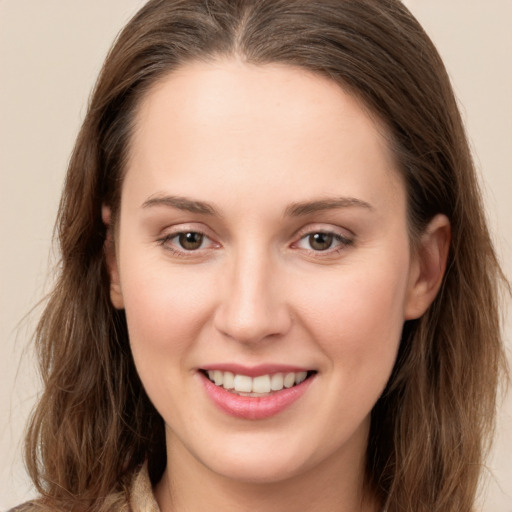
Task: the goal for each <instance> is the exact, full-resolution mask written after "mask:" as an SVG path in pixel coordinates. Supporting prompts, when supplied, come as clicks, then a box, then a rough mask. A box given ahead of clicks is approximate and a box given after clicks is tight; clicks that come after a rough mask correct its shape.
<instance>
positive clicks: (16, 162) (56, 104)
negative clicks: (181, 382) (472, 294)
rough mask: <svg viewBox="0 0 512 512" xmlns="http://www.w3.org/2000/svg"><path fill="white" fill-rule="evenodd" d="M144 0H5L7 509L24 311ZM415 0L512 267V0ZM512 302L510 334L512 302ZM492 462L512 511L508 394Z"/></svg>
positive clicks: (1, 155)
mask: <svg viewBox="0 0 512 512" xmlns="http://www.w3.org/2000/svg"><path fill="white" fill-rule="evenodd" d="M142 3H143V1H142V0H81V1H78V0H0V180H1V181H0V219H1V222H0V230H1V231H0V244H1V250H0V376H1V377H0V384H1V386H0V510H3V509H6V508H8V507H9V506H12V505H14V504H16V503H19V502H20V501H22V500H24V499H27V498H29V497H30V496H31V495H32V494H33V490H31V487H30V484H29V482H28V479H27V477H26V476H25V473H24V470H23V465H22V463H21V451H22V446H21V437H22V430H23V428H24V423H25V420H26V418H27V416H28V414H29V410H30V408H31V406H32V404H33V403H34V399H35V396H36V395H37V391H38V381H37V379H36V378H35V371H34V363H33V359H32V357H31V354H30V351H28V350H27V348H26V347H27V343H28V339H29V337H30V333H31V331H32V329H33V325H34V321H35V319H36V318H37V315H38V313H39V312H40V310H39V309H37V308H36V309H35V310H34V311H33V313H32V314H30V315H28V316H26V317H25V315H26V314H27V313H28V312H29V310H30V309H31V308H32V307H33V306H34V305H35V304H37V302H38V300H40V299H41V298H42V296H43V293H44V291H45V290H47V289H48V287H49V284H50V283H51V277H49V274H48V263H49V261H52V258H53V259H54V256H52V253H51V236H52V225H53V221H54V217H55V213H56V208H57V204H58V198H59V194H60V188H61V184H62V180H63V176H64V171H65V168H66V163H67V160H68V157H69V153H70V150H71V147H72V144H73V141H74V138H75V136H76V133H77V129H78V126H79V124H80V121H81V119H82V117H83V115H84V112H85V106H86V102H87V98H88V94H89V92H90V89H91V87H92V84H93V82H94V80H95V77H96V75H97V72H98V70H99V67H100V65H101V62H102V60H103V58H104V55H105V53H106V51H107V49H108V47H109V45H110V43H111V41H112V40H113V38H114V36H115V34H116V33H117V32H118V30H119V29H120V28H121V27H122V26H123V24H124V23H125V22H126V21H127V20H128V18H129V16H130V15H131V14H132V13H133V12H134V11H135V10H136V9H137V7H139V6H140V5H142ZM406 3H407V5H408V6H409V7H410V9H411V10H412V11H413V13H415V15H416V16H417V17H418V19H419V20H420V22H421V23H422V24H423V25H424V26H425V28H426V30H427V32H428V33H429V34H430V35H431V37H432V39H433V40H434V42H435V43H436V44H437V46H438V48H439V50H440V52H441V54H442V56H443V57H444V59H445V62H446V65H447V67H448V69H449V72H450V75H451V77H452V80H453V83H454V87H455V90H456V93H457V95H458V97H459V99H460V102H461V105H462V110H463V113H464V117H465V119H466V124H467V128H468V131H469V133H470V138H471V141H472V143H473V147H474V151H475V155H476V159H477V163H478V167H479V169H480V171H481V174H482V177H483V182H484V185H483V187H484V192H485V196H486V201H487V206H488V212H489V218H490V221H491V224H492V226H493V230H494V233H495V236H496V243H497V246H498V249H499V252H500V255H501V258H502V261H503V263H504V266H505V270H506V272H507V275H508V276H509V278H510V277H511V276H512V201H511V197H512V32H511V30H510V25H511V22H512V0H409V1H406ZM477 251H478V247H475V252H477ZM507 309H508V327H507V339H508V343H509V346H511V343H510V340H511V338H512V336H511V333H512V329H511V322H510V320H511V318H510V317H511V316H512V315H511V314H510V302H509V305H508V308H507ZM482 370H483V371H485V369H482ZM488 468H489V474H490V475H491V476H490V477H489V479H488V483H487V486H486V489H487V491H486V492H485V493H484V497H483V498H482V510H486V511H487V512H512V400H511V399H510V398H509V399H508V401H506V402H505V403H504V405H503V406H502V408H501V410H500V423H499V429H498V432H497V443H496V447H495V450H494V452H493V456H492V457H491V458H490V460H489V463H488Z"/></svg>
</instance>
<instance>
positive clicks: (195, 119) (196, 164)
mask: <svg viewBox="0 0 512 512" xmlns="http://www.w3.org/2000/svg"><path fill="white" fill-rule="evenodd" d="M395 169H396V166H395V164H394V159H393V155H392V154H391V152H390V150H389V146H388V143H387V141H386V137H385V130H384V128H383V127H382V126H381V124H380V123H379V122H378V121H377V120H376V119H375V118H374V116H371V115H370V114H369V113H368V111H367V110H366V109H365V108H364V106H363V105H362V104H361V103H360V101H358V100H357V99H356V98H355V97H354V96H353V95H351V94H348V93H347V92H345V91H344V90H343V89H342V88H341V87H340V86H339V85H338V84H336V83H335V82H334V81H331V80H329V79H327V78H325V77H322V76H320V75H316V74H313V73H311V72H308V71H305V70H303V69H300V68H294V67H290V66H286V65H277V64H272V65H263V66H255V65H250V64H246V63H243V62H240V61H237V60H224V61H214V62H208V63H204V62H201V63H191V64H187V65H186V66H183V67H182V68H180V69H178V70H176V71H173V72H172V73H171V74H169V75H167V76H166V77H164V78H163V79H161V80H160V81H158V82H157V83H156V84H155V85H154V86H153V87H152V88H151V89H150V90H149V92H148V93H147V94H146V96H145V97H144V98H143V100H142V102H141V104H140V105H139V108H138V111H137V114H136V122H135V130H134V133H133V137H132V141H131V147H130V158H129V164H128V172H127V178H128V179H130V175H132V177H133V176H137V175H144V181H145V182H146V183H152V182H154V183H153V185H154V188H155V187H156V188H158V187H159V186H165V185H164V184H163V181H167V182H168V183H171V181H172V186H173V187H177V188H184V189H186V188H191V187H192V188H194V190H195V189H197V186H198V185H199V184H201V187H202V189H203V191H204V193H205V194H206V195H208V194H215V193H217V192H218V191H217V185H218V183H225V185H226V186H228V187H231V188H232V190H233V191H235V192H240V193H242V192H244V191H247V192H249V193H250V191H251V190H255V189H256V188H261V186H263V185H267V186H271V187H272V188H273V190H276V189H277V188H282V189H283V196H286V193H285V192H286V190H288V191H289V192H290V193H291V192H297V190H300V186H299V187H298V188H295V189H293V190H292V188H291V187H290V186H289V185H290V180H291V179H293V181H294V182H295V183H298V184H299V185H300V184H302V186H303V189H304V190H305V189H307V188H309V189H314V190H311V193H312V194H313V193H314V194H316V195H318V196H325V195H329V194H330V193H331V188H332V187H333V186H336V185H339V186H340V188H344V189H346V190H340V191H343V192H346V193H347V194H351V195H354V196H359V195H361V194H364V195H366V196H367V197H366V199H368V200H372V202H379V201H381V200H382V199H383V198H384V196H385V194H382V193H381V192H382V190H383V188H385V187H388V188H389V187H390V186H391V187H392V188H393V189H394V192H395V193H402V192H403V190H402V189H403V187H402V184H401V179H400V177H399V175H398V172H397V171H396V170H395ZM211 176H214V177H215V179H214V180H210V181H208V180H206V179H205V178H207V177H211ZM137 181H138V180H137ZM157 181H161V182H162V185H159V184H158V183H157ZM365 181H366V184H365ZM370 183H373V184H374V187H373V191H370V190H369V187H367V186H365V185H368V184H370ZM365 188H366V190H363V189H365ZM379 190H380V191H379ZM154 192H158V191H157V190H155V191H154ZM180 192H182V193H186V194H189V193H190V190H180ZM368 195H370V196H373V197H368ZM210 199H211V198H210ZM283 199H284V197H283ZM291 199H292V200H297V199H301V198H291ZM366 199H365V200H366Z"/></svg>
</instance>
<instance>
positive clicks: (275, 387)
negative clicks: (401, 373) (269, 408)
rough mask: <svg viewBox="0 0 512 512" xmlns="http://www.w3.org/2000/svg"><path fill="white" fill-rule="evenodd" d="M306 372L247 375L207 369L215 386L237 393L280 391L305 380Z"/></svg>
mask: <svg viewBox="0 0 512 512" xmlns="http://www.w3.org/2000/svg"><path fill="white" fill-rule="evenodd" d="M307 376H308V374H307V372H297V373H295V372H289V373H285V374H283V373H274V374H272V375H259V376H258V377H254V378H251V377H248V376H247V375H238V374H237V375H235V374H233V373H232V372H222V371H220V370H209V371H208V378H209V379H210V380H211V381H212V382H214V383H215V385H216V386H222V387H223V388H224V389H231V390H232V389H234V390H235V391H236V392H237V393H257V394H268V393H270V392H271V391H281V390H282V389H283V388H291V387H292V386H294V385H296V384H300V383H301V382H304V380H306V377H307Z"/></svg>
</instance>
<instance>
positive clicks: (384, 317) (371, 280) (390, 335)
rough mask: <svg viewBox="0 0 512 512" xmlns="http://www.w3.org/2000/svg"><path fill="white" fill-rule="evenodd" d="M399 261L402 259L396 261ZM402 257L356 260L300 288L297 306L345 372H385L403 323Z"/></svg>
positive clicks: (394, 354)
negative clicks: (301, 297)
mask: <svg viewBox="0 0 512 512" xmlns="http://www.w3.org/2000/svg"><path fill="white" fill-rule="evenodd" d="M401 263H402V264H401ZM407 264H408V262H407V261H403V262H396V263H395V262H392V261H389V262H388V264H386V262H383V261H381V262H380V264H373V265H361V269H356V268H352V269H350V271H348V270H347V272H344V271H343V269H341V270H340V272H339V273H337V275H335V276H332V279H330V280H329V282H326V283H325V284H326V285H327V286H325V287H323V288H322V287H319V286H315V285H314V284H313V283H311V286H309V287H305V288H306V289H307V290H308V294H307V295H308V296H307V297H304V301H303V303H302V306H301V309H302V311H303V312H304V318H307V328H308V329H309V330H310V332H312V333H314V334H315V338H316V339H317V340H318V343H319V344H320V345H321V346H322V349H323V350H324V352H325V353H326V354H328V356H329V357H330V358H331V361H332V364H333V365H336V364H340V362H341V363H342V364H343V368H344V371H345V372H346V373H350V374H357V373H361V374H362V373H364V371H371V369H372V368H374V369H375V371H376V372H387V371H390V370H391V368H392V366H393V364H394V360H395V357H396V352H397V349H398V344H399V341H400V336H401V332H402V327H403V323H404V301H405V296H406V289H407V274H406V272H405V271H404V269H406V268H407Z"/></svg>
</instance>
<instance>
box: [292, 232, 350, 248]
mask: <svg viewBox="0 0 512 512" xmlns="http://www.w3.org/2000/svg"><path fill="white" fill-rule="evenodd" d="M351 243H352V240H350V239H349V238H346V237H344V236H342V235H340V234H339V233H333V232H329V231H316V232H313V233H308V234H306V235H305V236H303V237H302V238H301V239H300V240H299V241H298V243H297V247H299V248H300V249H306V250H310V251H315V252H326V251H329V250H336V249H342V248H343V247H346V246H347V245H350V244H351Z"/></svg>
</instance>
